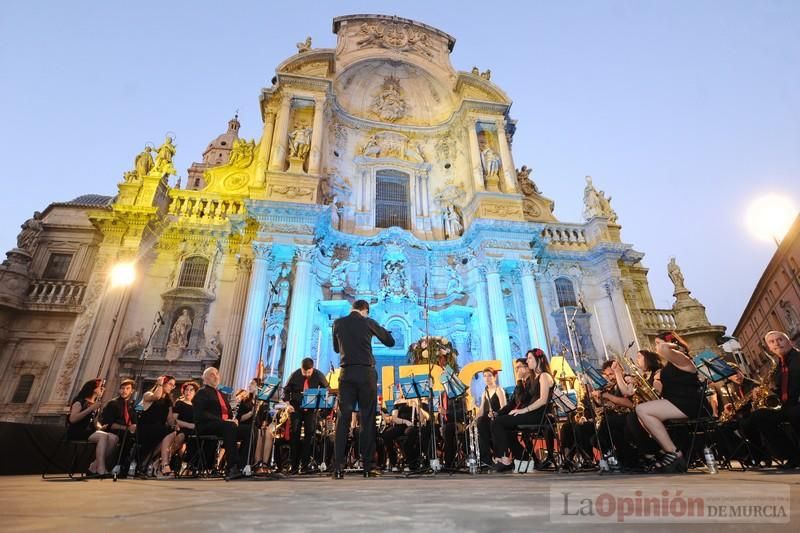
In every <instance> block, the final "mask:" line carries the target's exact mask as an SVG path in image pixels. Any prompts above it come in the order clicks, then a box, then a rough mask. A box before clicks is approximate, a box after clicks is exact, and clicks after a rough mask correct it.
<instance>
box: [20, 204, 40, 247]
mask: <svg viewBox="0 0 800 533" xmlns="http://www.w3.org/2000/svg"><path fill="white" fill-rule="evenodd" d="M20 228H22V231H20V232H19V235H17V248H19V249H20V250H25V251H26V252H28V253H32V252H33V250H34V248H36V242H37V241H38V240H39V234H40V233H41V232H42V229H44V225H43V224H42V213H40V212H39V211H36V212H34V213H33V216H32V217H31V218H29V219H28V220H26V221H25V222H24V223H23V224H22V225H21V226H20Z"/></svg>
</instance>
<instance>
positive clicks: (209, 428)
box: [192, 367, 249, 480]
mask: <svg viewBox="0 0 800 533" xmlns="http://www.w3.org/2000/svg"><path fill="white" fill-rule="evenodd" d="M219 380H220V377H219V371H218V370H217V369H216V368H214V367H209V368H206V369H205V371H203V385H204V386H203V387H202V388H201V389H200V390H199V391H197V394H195V397H194V401H193V402H192V405H193V407H194V420H195V424H196V425H197V432H198V433H199V434H200V435H216V436H217V437H220V438H221V439H222V445H223V446H224V447H225V455H226V460H227V463H228V464H227V466H228V468H227V473H226V476H225V479H228V480H231V479H237V478H240V477H242V472H241V468H242V466H244V465H245V464H246V461H247V458H246V457H242V456H241V454H240V453H239V451H237V447H236V441H237V425H238V421H237V420H236V419H235V418H232V417H231V414H232V412H231V406H230V404H229V403H228V400H227V398H225V396H224V395H223V394H222V393H221V392H220V391H219V390H217V386H218V385H219ZM247 437H248V438H249V435H248V436H247ZM248 442H249V441H243V442H242V446H243V448H244V452H243V453H244V455H246V454H247V444H248Z"/></svg>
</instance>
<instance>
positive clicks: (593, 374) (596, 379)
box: [580, 365, 608, 390]
mask: <svg viewBox="0 0 800 533" xmlns="http://www.w3.org/2000/svg"><path fill="white" fill-rule="evenodd" d="M580 372H583V373H584V374H585V375H586V377H587V378H589V381H590V385H591V386H592V387H594V388H595V389H598V390H599V389H602V388H604V387H605V386H606V385H608V380H607V379H606V378H605V376H603V374H601V373H600V372H599V371H598V370H597V369H596V368H595V367H593V366H591V365H586V367H584V368H582V369H580Z"/></svg>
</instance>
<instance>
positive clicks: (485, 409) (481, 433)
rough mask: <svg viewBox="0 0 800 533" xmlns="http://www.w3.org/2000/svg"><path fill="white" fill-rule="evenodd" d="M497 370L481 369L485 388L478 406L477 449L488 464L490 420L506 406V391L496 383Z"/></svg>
mask: <svg viewBox="0 0 800 533" xmlns="http://www.w3.org/2000/svg"><path fill="white" fill-rule="evenodd" d="M497 372H498V371H497V370H494V369H492V368H485V369H484V370H483V382H484V383H485V384H486V388H485V389H484V390H483V394H482V395H481V404H480V407H479V408H478V418H477V420H476V424H477V425H478V449H479V451H480V456H481V463H483V464H487V465H488V464H490V463H491V458H492V451H493V449H494V447H493V446H492V444H493V443H492V420H494V417H495V416H496V415H497V413H498V412H499V411H500V410H501V409H502V408H503V407H505V406H506V404H507V403H508V400H507V399H506V391H504V390H503V387H501V386H500V385H498V383H497Z"/></svg>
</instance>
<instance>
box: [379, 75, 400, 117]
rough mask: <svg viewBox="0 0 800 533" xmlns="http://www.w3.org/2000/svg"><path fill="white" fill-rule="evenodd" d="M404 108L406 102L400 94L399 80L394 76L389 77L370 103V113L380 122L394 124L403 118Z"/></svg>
mask: <svg viewBox="0 0 800 533" xmlns="http://www.w3.org/2000/svg"><path fill="white" fill-rule="evenodd" d="M406 107H407V104H406V101H405V99H404V98H403V95H402V93H401V87H400V80H398V79H397V78H395V77H394V76H389V77H388V78H386V79H385V80H384V81H383V86H382V88H381V90H380V92H379V93H378V94H377V95H376V96H375V99H374V100H373V101H372V107H371V109H372V111H373V112H374V113H375V114H376V115H378V116H379V117H380V118H381V120H386V121H388V122H394V121H395V120H398V119H401V118H403V116H405V114H406Z"/></svg>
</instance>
